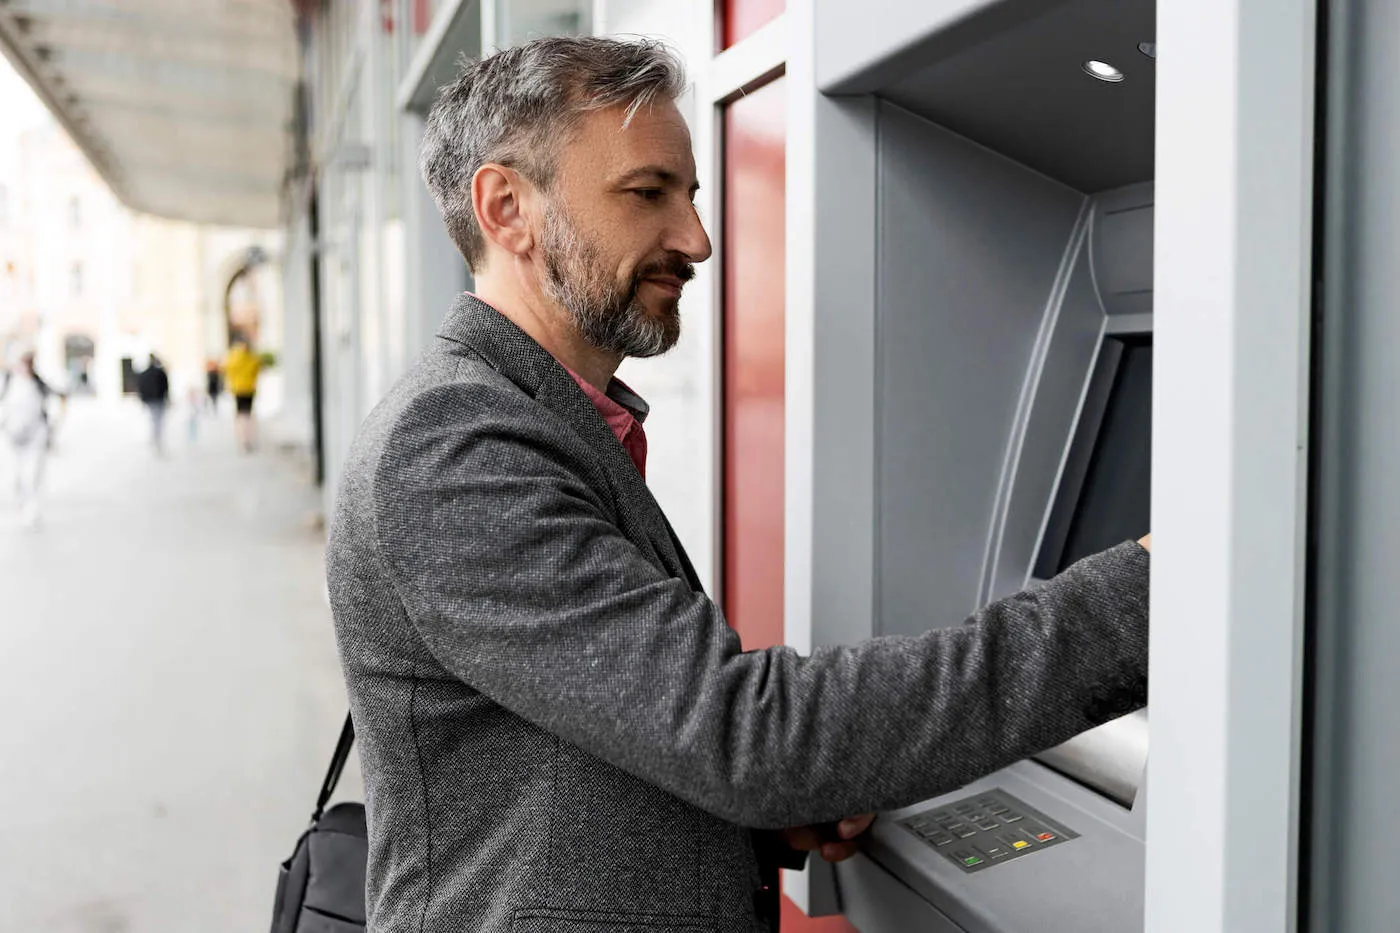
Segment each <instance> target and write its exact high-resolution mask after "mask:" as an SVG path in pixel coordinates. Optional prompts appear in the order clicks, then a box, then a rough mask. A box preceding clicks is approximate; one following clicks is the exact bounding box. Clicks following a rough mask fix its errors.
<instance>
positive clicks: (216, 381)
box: [204, 360, 224, 412]
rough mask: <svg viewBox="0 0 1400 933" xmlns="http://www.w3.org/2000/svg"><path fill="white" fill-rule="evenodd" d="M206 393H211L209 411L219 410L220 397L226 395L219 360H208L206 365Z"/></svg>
mask: <svg viewBox="0 0 1400 933" xmlns="http://www.w3.org/2000/svg"><path fill="white" fill-rule="evenodd" d="M204 385H205V391H207V392H208V393H209V410H210V411H212V412H217V411H218V410H219V396H220V395H223V394H224V374H223V373H222V372H221V371H220V370H219V361H218V360H208V361H207V362H205V364H204Z"/></svg>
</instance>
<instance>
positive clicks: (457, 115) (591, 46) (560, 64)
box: [418, 36, 686, 270]
mask: <svg viewBox="0 0 1400 933" xmlns="http://www.w3.org/2000/svg"><path fill="white" fill-rule="evenodd" d="M685 87H686V82H685V71H684V68H683V67H682V66H681V63H680V60H679V59H678V58H677V57H676V55H675V53H674V52H672V51H671V50H670V49H669V48H667V47H666V46H665V45H663V44H662V43H660V42H656V41H652V40H620V39H605V38H601V37H592V36H558V37H553V38H548V39H537V40H535V41H533V42H530V43H527V44H526V45H522V46H518V47H516V48H513V49H507V50H506V51H504V52H497V53H496V54H495V55H492V56H490V57H488V58H484V59H481V60H480V61H471V60H467V61H464V62H463V64H462V67H461V71H460V72H459V73H458V75H457V78H456V79H455V80H454V81H453V82H452V83H451V84H448V85H445V86H444V87H443V88H442V90H441V91H440V92H439V94H438V98H437V101H436V102H435V103H434V104H433V109H432V111H431V112H429V114H428V120H427V124H426V126H425V128H424V131H423V147H422V150H421V152H420V154H419V159H418V167H419V170H420V171H421V172H422V173H423V180H424V181H425V182H426V183H427V185H428V190H429V191H430V192H432V195H433V200H435V201H436V202H437V206H438V210H439V211H440V212H441V213H442V218H443V220H444V221H446V223H447V232H448V234H449V235H450V236H451V237H452V240H453V242H454V243H456V244H457V249H459V250H461V252H462V256H463V258H465V259H466V261H467V265H468V266H470V267H471V268H472V269H473V270H475V269H476V268H477V265H478V264H479V263H480V262H481V260H482V258H483V257H484V255H485V240H484V238H483V237H482V235H481V226H480V225H479V224H478V223H477V220H476V212H475V211H474V210H473V208H472V194H471V182H472V178H473V177H474V176H475V175H476V172H477V169H479V168H481V166H482V165H485V164H486V163H488V162H495V163H498V164H500V165H505V166H508V167H510V168H514V169H516V170H517V171H519V172H521V173H522V174H523V175H525V177H526V178H528V179H529V180H530V181H531V182H533V183H534V184H537V185H539V186H540V187H541V188H544V189H545V190H548V188H549V186H550V184H551V182H552V181H553V178H554V170H555V167H556V162H557V158H558V154H559V150H560V147H561V145H562V144H563V143H564V142H566V141H567V140H568V139H569V138H570V137H571V135H572V133H573V131H574V129H575V128H576V127H577V126H578V122H579V120H580V119H581V118H582V116H583V115H584V114H585V113H588V112H590V111H594V110H602V109H605V108H608V107H614V106H618V105H625V106H626V107H627V110H626V114H625V116H624V118H623V126H624V127H625V126H626V125H627V123H628V122H630V121H631V119H632V118H633V116H635V115H636V113H637V111H638V110H639V109H640V108H642V107H646V106H649V105H650V104H651V103H652V102H653V101H655V100H656V99H657V98H658V97H661V98H662V99H664V100H675V99H676V98H678V97H680V96H681V94H682V93H684V91H685Z"/></svg>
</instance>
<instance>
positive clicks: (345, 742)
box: [311, 713, 355, 823]
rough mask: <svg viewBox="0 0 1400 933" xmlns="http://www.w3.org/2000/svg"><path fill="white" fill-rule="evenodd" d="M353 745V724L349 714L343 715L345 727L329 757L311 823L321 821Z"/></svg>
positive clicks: (342, 728) (341, 729)
mask: <svg viewBox="0 0 1400 933" xmlns="http://www.w3.org/2000/svg"><path fill="white" fill-rule="evenodd" d="M354 744H355V723H354V721H353V720H351V718H350V714H349V713H346V714H345V725H344V726H342V727H341V728H340V741H339V742H336V743H335V754H334V755H332V756H331V766H330V768H329V769H327V771H326V780H325V781H324V782H323V783H322V784H321V793H320V795H319V796H318V797H317V798H316V812H315V813H313V814H311V822H313V823H315V822H317V821H318V820H320V819H321V814H322V813H324V812H325V809H326V804H328V803H330V800H331V794H333V793H335V785H337V784H339V783H340V773H341V772H342V771H344V770H345V762H347V761H349V760H350V747H351V746H352V745H354Z"/></svg>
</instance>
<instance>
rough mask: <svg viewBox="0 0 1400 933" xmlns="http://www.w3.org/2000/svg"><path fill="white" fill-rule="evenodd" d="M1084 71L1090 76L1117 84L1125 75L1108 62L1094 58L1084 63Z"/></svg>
mask: <svg viewBox="0 0 1400 933" xmlns="http://www.w3.org/2000/svg"><path fill="white" fill-rule="evenodd" d="M1084 73H1085V74H1087V75H1089V76H1090V77H1092V78H1098V79H1099V80H1100V81H1107V82H1109V83H1110V84H1117V83H1118V82H1119V81H1122V80H1123V79H1124V78H1125V77H1126V75H1124V74H1123V72H1121V71H1119V70H1118V69H1117V68H1114V67H1113V66H1112V65H1110V64H1109V63H1108V62H1101V61H1096V60H1094V59H1090V60H1089V61H1087V62H1085V63H1084Z"/></svg>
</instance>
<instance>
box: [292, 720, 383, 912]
mask: <svg viewBox="0 0 1400 933" xmlns="http://www.w3.org/2000/svg"><path fill="white" fill-rule="evenodd" d="M354 742H355V726H354V723H352V722H351V721H350V716H349V715H348V714H347V715H346V717H345V726H344V728H342V729H341V730H340V741H339V742H337V743H336V746H335V755H334V756H332V757H331V766H330V770H328V771H327V772H326V780H325V782H324V783H323V784H322V785H321V794H320V796H318V797H317V798H316V810H315V812H314V813H312V814H311V828H310V829H308V830H307V831H306V832H304V833H302V835H301V838H300V839H298V840H297V845H296V849H295V850H294V851H293V852H292V857H291V858H289V859H287V860H286V861H285V862H283V863H282V870H281V871H280V872H279V873H278V876H277V900H276V901H275V903H274V906H273V908H272V933H364V929H365V862H366V860H367V858H368V853H369V841H368V833H366V831H365V808H364V805H363V804H358V803H338V804H336V805H335V806H333V807H331V808H330V809H329V810H327V809H326V804H327V803H328V802H329V801H330V799H331V794H332V793H334V792H335V785H336V784H337V783H339V781H340V773H341V772H342V771H344V770H345V762H346V760H347V759H349V757H350V747H351V745H353V744H354Z"/></svg>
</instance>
